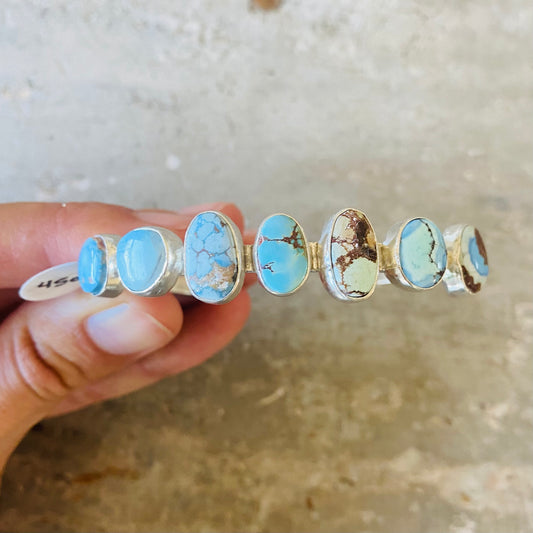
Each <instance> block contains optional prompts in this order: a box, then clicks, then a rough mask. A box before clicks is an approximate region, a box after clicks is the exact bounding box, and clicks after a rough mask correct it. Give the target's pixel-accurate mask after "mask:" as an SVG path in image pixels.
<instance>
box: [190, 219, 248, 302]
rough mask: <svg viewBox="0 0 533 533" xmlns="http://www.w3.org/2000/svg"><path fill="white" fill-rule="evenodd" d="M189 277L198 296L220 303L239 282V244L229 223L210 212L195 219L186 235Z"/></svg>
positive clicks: (191, 288) (192, 289) (194, 294)
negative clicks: (237, 244) (237, 245)
mask: <svg viewBox="0 0 533 533" xmlns="http://www.w3.org/2000/svg"><path fill="white" fill-rule="evenodd" d="M184 250H185V278H186V281H187V285H188V286H189V289H190V290H191V293H192V295H193V296H195V297H196V298H198V299H200V300H202V301H204V302H208V303H218V302H220V301H222V300H223V299H224V298H226V297H227V296H228V295H229V294H230V293H231V291H232V290H233V288H234V287H235V284H236V282H237V277H238V265H237V247H236V243H235V239H234V238H233V233H232V231H231V228H230V227H229V225H228V223H227V222H226V221H225V220H224V219H223V218H222V217H221V216H220V215H218V214H217V213H215V212H213V211H207V212H205V213H200V214H199V215H196V217H194V218H193V220H192V221H191V223H190V224H189V227H188V229H187V233H186V235H185V243H184Z"/></svg>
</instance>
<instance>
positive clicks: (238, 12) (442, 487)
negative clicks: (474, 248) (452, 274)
mask: <svg viewBox="0 0 533 533" xmlns="http://www.w3.org/2000/svg"><path fill="white" fill-rule="evenodd" d="M278 4H279V2H275V1H267V0H261V1H260V2H258V3H257V4H254V3H252V4H249V3H247V0H231V1H230V0H225V1H223V2H221V1H217V0H197V1H194V2H172V1H170V0H157V1H151V2H148V1H146V2H142V1H140V0H137V1H131V2H126V1H125V0H124V1H119V0H106V1H96V0H69V1H65V0H25V1H24V2H20V1H19V0H3V1H2V3H1V5H0V185H1V187H2V199H3V200H4V201H14V200H65V201H69V200H89V199H90V200H103V201H109V202H116V203H120V204H126V205H130V206H142V207H161V208H170V209H171V208H176V207H180V206H184V205H187V204H191V203H200V202H205V201H211V200H233V201H235V202H236V203H237V204H239V205H240V207H241V208H242V210H243V211H244V213H245V215H246V218H247V222H248V224H249V225H250V226H256V225H257V224H258V223H259V222H260V220H261V219H262V218H263V217H264V216H266V215H268V214H270V213H272V212H276V211H285V212H288V213H290V214H292V215H293V216H295V217H296V218H297V219H299V220H300V221H301V222H302V224H303V226H304V228H305V230H306V232H307V234H308V235H309V236H310V237H314V238H316V237H318V235H319V232H320V229H321V226H322V224H323V222H324V221H325V220H326V219H327V218H328V216H329V215H331V214H332V213H334V212H335V211H337V210H338V209H340V208H341V207H345V206H356V207H359V208H361V209H363V210H364V211H366V212H367V213H368V215H369V217H370V219H371V220H372V222H373V223H374V225H375V227H376V229H377V231H378V232H379V235H380V236H384V233H385V231H386V229H387V228H388V226H389V225H390V224H392V223H393V222H395V221H397V220H400V219H402V218H404V217H406V216H416V215H424V216H428V217H430V218H432V219H433V220H435V221H436V222H437V223H438V224H439V225H440V226H441V227H445V226H446V225H448V224H451V223H455V222H461V221H465V222H470V223H473V224H476V225H477V226H478V227H479V228H481V230H482V231H483V233H484V235H485V240H486V244H487V248H488V251H489V258H490V263H491V275H490V279H489V283H488V285H487V287H486V290H484V292H483V293H482V294H481V295H479V296H478V297H473V298H462V299H459V298H450V297H448V296H447V295H446V294H445V292H444V290H439V289H440V288H439V289H436V290H435V291H429V292H427V293H424V294H410V293H405V292H403V291H400V290H398V289H393V288H381V290H378V291H376V293H375V295H374V296H373V297H372V299H371V300H369V301H367V302H365V303H364V304H361V305H353V306H346V305H342V304H339V303H337V302H335V301H334V300H333V299H331V298H330V297H329V296H328V295H327V294H326V293H325V291H324V290H323V288H322V287H321V285H320V282H319V281H318V280H317V279H316V277H313V278H312V279H310V280H309V282H308V283H307V285H306V286H305V287H304V289H303V290H302V291H301V292H299V293H298V294H296V295H294V296H292V297H290V298H286V299H276V298H274V297H272V296H269V295H267V294H265V292H264V291H263V290H262V289H261V288H260V287H255V288H254V289H253V291H252V293H253V313H252V316H251V319H250V321H249V323H248V324H247V326H246V329H245V331H244V332H243V333H242V334H241V335H240V336H239V337H238V338H237V339H236V340H235V342H233V344H232V345H231V346H230V347H228V348H227V349H226V350H224V351H223V352H222V353H220V354H218V356H216V357H215V358H214V359H213V360H211V361H210V362H208V363H207V364H205V365H204V366H202V367H200V368H198V369H195V370H193V371H191V372H188V373H186V374H184V375H181V376H178V377H175V378H170V379H167V380H166V381H164V382H162V383H160V384H159V385H157V386H154V387H151V388H149V389H147V390H145V391H143V392H140V393H137V394H134V395H131V396H129V397H126V398H124V399H120V400H117V401H112V402H108V403H106V404H103V405H99V406H96V407H93V408H90V409H87V410H84V411H82V412H79V413H76V414H72V415H69V416H66V417H62V418H58V419H54V420H48V421H46V422H44V423H43V424H42V425H41V426H40V427H38V428H36V429H35V430H34V431H33V432H32V433H31V434H30V435H28V437H27V438H26V439H25V440H24V442H23V443H22V444H21V446H20V447H19V449H18V451H17V452H16V454H15V455H14V456H13V458H12V460H11V462H10V463H9V465H8V468H7V472H6V475H5V479H4V486H3V494H2V498H1V501H0V524H1V526H2V530H3V531H11V532H19V531H20V532H22V531H32V532H33V531H39V532H45V531H50V532H52V531H54V532H62V531H77V532H78V531H80V532H82V531H115V532H118V531H131V532H145V531H194V532H207V531H257V532H260V531H268V532H297V531H306V532H311V531H316V532H353V531H357V532H363V531H368V532H389V531H394V532H396V533H401V532H449V533H481V532H486V533H496V532H505V533H513V532H530V531H532V530H533V504H532V496H533V490H532V489H533V487H532V485H533V463H532V458H533V450H532V442H533V440H532V438H533V429H532V426H533V404H532V379H531V378H532V344H533V286H532V277H531V274H532V272H531V270H532V266H533V242H532V233H531V228H533V209H532V208H533V198H532V196H533V194H532V193H533V181H532V175H533V164H532V163H533V162H532V148H533V146H532V144H533V143H532V124H533V120H532V119H533V106H532V101H531V97H532V89H533V75H532V69H531V49H532V44H533V42H532V40H533V39H532V35H533V32H532V28H533V8H532V7H531V5H530V3H529V2H526V1H521V0H517V1H511V0H492V1H489V2H482V1H453V2H446V3H445V2H432V1H428V2H422V1H415V0H407V1H405V2H395V1H393V0H386V1H383V2H374V1H370V0H366V1H365V0H364V1H361V2H353V1H351V0H340V1H337V2H325V1H323V2H320V1H318V0H314V1H310V0H307V1H304V0H285V2H282V3H281V4H280V5H279V6H278ZM276 6H277V7H276ZM265 7H266V8H268V7H272V9H271V10H265V9H264V8H265Z"/></svg>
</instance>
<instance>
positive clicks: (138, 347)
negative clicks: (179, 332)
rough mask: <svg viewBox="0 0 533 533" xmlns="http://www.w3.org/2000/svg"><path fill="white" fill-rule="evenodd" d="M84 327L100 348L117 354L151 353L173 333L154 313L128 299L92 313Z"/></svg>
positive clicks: (171, 336) (167, 340)
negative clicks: (142, 309) (138, 306)
mask: <svg viewBox="0 0 533 533" xmlns="http://www.w3.org/2000/svg"><path fill="white" fill-rule="evenodd" d="M85 329H86V331H87V333H88V335H89V336H90V337H91V339H92V341H93V342H94V343H95V344H96V345H97V346H98V347H99V348H100V349H101V350H103V351H104V352H108V353H112V354H115V355H130V354H131V355H133V354H142V353H149V352H151V351H154V350H157V349H158V348H161V347H162V346H164V345H165V344H167V343H168V342H170V341H171V340H172V338H173V336H174V335H173V334H172V332H171V331H170V330H169V329H168V328H166V327H165V326H163V324H161V323H160V322H158V321H157V320H156V319H155V318H154V317H153V316H151V315H148V314H147V313H144V312H143V311H140V310H139V309H136V308H135V307H133V306H131V305H130V304H127V303H124V304H120V305H117V306H115V307H111V308H110V309H106V310H104V311H100V312H99V313H96V314H94V315H92V316H90V317H89V318H88V319H87V321H86V323H85Z"/></svg>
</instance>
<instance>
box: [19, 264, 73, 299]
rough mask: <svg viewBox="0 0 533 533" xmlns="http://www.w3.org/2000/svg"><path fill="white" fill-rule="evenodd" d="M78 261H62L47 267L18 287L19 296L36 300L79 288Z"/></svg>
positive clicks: (54, 296)
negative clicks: (60, 263) (62, 262)
mask: <svg viewBox="0 0 533 533" xmlns="http://www.w3.org/2000/svg"><path fill="white" fill-rule="evenodd" d="M79 287H80V284H79V282H78V263H77V262H76V261H74V262H72V263H64V264H62V265H57V266H54V267H52V268H47V269H46V270H43V271H42V272H39V273H38V274H35V276H33V277H31V278H30V279H29V280H27V281H26V282H24V285H22V287H21V288H20V289H19V296H20V297H21V298H22V299H23V300H28V301H30V302H38V301H40V300H50V299H52V298H57V297H58V296H63V295H64V294H68V293H69V292H73V291H75V290H76V289H79Z"/></svg>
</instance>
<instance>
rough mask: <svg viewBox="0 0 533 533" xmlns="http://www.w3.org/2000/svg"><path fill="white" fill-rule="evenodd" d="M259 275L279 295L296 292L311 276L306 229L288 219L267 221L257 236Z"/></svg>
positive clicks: (277, 218)
mask: <svg viewBox="0 0 533 533" xmlns="http://www.w3.org/2000/svg"><path fill="white" fill-rule="evenodd" d="M256 247H257V248H256V254H257V275H258V276H259V278H260V280H261V282H262V283H263V285H264V286H265V287H266V288H267V289H268V290H269V291H271V292H273V293H275V294H288V293H290V292H292V291H294V290H296V289H297V288H298V287H299V286H300V285H301V284H302V283H303V282H304V281H305V278H306V276H307V271H308V267H309V258H308V256H307V243H306V242H305V238H304V235H303V231H302V228H301V227H300V225H299V224H298V222H296V221H295V220H294V219H293V218H291V217H289V216H287V215H272V216H271V217H269V218H267V219H266V220H265V221H264V222H263V224H261V227H260V228H259V232H258V234H257V240H256Z"/></svg>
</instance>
